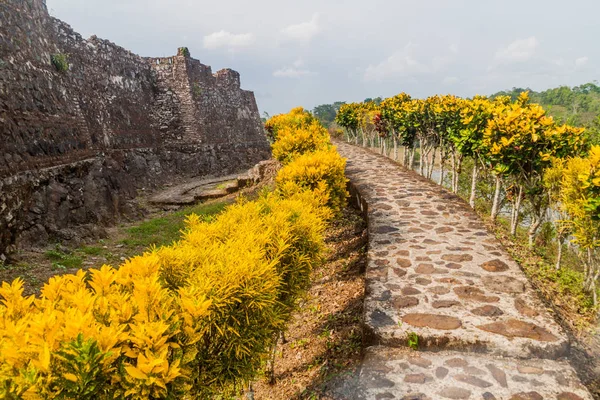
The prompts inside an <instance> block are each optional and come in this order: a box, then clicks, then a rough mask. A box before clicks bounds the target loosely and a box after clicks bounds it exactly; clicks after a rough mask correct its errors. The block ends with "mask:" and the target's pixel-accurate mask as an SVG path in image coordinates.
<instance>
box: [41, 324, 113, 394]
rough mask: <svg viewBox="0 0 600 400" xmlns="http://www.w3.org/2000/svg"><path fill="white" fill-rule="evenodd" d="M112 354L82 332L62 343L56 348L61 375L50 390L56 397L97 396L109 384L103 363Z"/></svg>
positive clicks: (56, 359) (55, 361) (56, 361)
mask: <svg viewBox="0 0 600 400" xmlns="http://www.w3.org/2000/svg"><path fill="white" fill-rule="evenodd" d="M109 356H110V354H107V353H104V352H102V350H101V349H100V348H99V346H98V343H97V342H96V341H95V340H93V339H88V340H85V339H84V337H83V334H81V333H80V334H78V335H77V338H76V339H75V340H73V341H71V342H68V343H64V344H62V346H61V348H60V350H58V351H57V352H56V357H55V359H54V363H55V364H56V366H55V367H54V368H56V371H60V373H59V374H58V376H59V378H58V379H56V380H55V381H53V382H52V386H51V388H52V389H51V391H52V392H54V394H55V398H57V399H82V400H88V399H89V400H94V399H96V398H98V394H99V393H104V392H105V391H106V389H107V386H109V385H110V379H109V378H110V377H109V375H108V374H107V373H106V371H105V369H104V368H103V363H104V362H105V361H106V359H107V358H108V357H109Z"/></svg>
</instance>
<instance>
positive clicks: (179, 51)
mask: <svg viewBox="0 0 600 400" xmlns="http://www.w3.org/2000/svg"><path fill="white" fill-rule="evenodd" d="M177 55H179V56H184V57H189V56H190V49H188V48H187V47H180V48H178V49H177Z"/></svg>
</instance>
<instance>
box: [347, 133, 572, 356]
mask: <svg viewBox="0 0 600 400" xmlns="http://www.w3.org/2000/svg"><path fill="white" fill-rule="evenodd" d="M338 151H339V152H340V153H341V154H342V155H343V156H344V157H347V158H348V166H347V171H346V174H347V176H348V178H349V179H350V181H351V183H352V185H353V186H354V188H355V192H356V194H357V195H359V196H360V197H361V198H362V199H361V201H362V203H363V204H366V205H367V207H368V212H367V214H368V224H369V254H368V265H367V270H366V296H365V307H364V310H365V325H366V328H367V343H368V344H375V345H378V344H381V345H386V346H392V347H402V346H406V344H407V341H408V338H409V337H418V341H419V347H420V348H421V349H425V350H440V349H443V350H451V349H454V350H463V351H477V352H484V353H490V354H495V355H501V356H512V357H516V358H549V359H555V358H559V357H562V356H564V355H566V354H567V353H568V350H569V342H568V339H567V336H566V335H565V333H564V332H563V330H562V328H561V327H560V326H559V325H558V324H557V323H556V322H555V321H554V319H553V317H552V316H551V314H550V313H549V312H548V311H547V310H546V308H545V307H544V305H543V304H542V303H541V302H540V300H539V299H538V297H537V295H536V293H535V291H534V290H533V289H532V287H531V285H530V284H529V282H528V280H527V278H526V277H525V275H524V273H523V271H522V270H521V268H520V267H519V265H518V264H517V263H515V262H514V261H513V260H512V259H511V258H510V256H509V255H508V254H507V253H506V252H505V251H504V249H503V248H502V246H501V245H500V243H499V242H498V241H497V240H496V238H495V237H494V236H493V235H492V234H491V233H489V232H488V231H487V230H486V228H485V226H484V224H483V223H482V221H481V220H480V219H479V217H478V216H477V214H476V213H475V212H474V211H473V210H472V209H471V208H470V207H469V206H468V205H467V204H466V203H465V202H464V201H463V200H462V199H460V198H459V197H457V196H455V195H453V194H451V193H449V192H448V191H446V190H445V189H443V188H441V187H440V186H438V185H436V184H434V183H433V182H431V181H429V180H427V179H425V178H422V177H421V176H419V175H417V174H416V173H415V172H413V171H408V170H406V169H404V168H402V167H400V166H399V165H397V164H395V163H393V162H392V161H391V160H389V159H388V158H386V157H383V156H381V155H377V154H374V153H372V152H370V151H368V150H365V149H361V148H358V147H355V146H350V145H347V144H339V145H338Z"/></svg>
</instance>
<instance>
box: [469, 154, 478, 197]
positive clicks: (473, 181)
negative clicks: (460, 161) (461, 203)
mask: <svg viewBox="0 0 600 400" xmlns="http://www.w3.org/2000/svg"><path fill="white" fill-rule="evenodd" d="M478 174H479V171H478V169H477V160H475V163H474V164H473V175H472V176H471V196H470V197H469V205H470V206H471V208H475V189H476V188H477V175H478Z"/></svg>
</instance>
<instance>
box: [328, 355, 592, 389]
mask: <svg viewBox="0 0 600 400" xmlns="http://www.w3.org/2000/svg"><path fill="white" fill-rule="evenodd" d="M415 354H418V359H420V360H421V361H420V362H419V363H414V362H413V363H411V362H410V360H411V359H415V357H417V356H416V355H415ZM423 360H427V361H426V362H424V361H423ZM407 364H408V365H409V367H408V368H407ZM533 380H535V381H533ZM390 395H391V396H393V397H381V396H390ZM378 396H380V397H378ZM411 396H412V397H411ZM414 396H421V397H414ZM334 398H337V399H353V400H354V399H358V400H362V399H365V400H367V399H369V400H370V399H377V398H390V399H392V398H393V399H404V398H406V399H412V398H415V399H419V398H429V399H473V400H475V399H476V400H479V399H502V400H508V399H548V400H549V399H552V400H554V399H563V400H571V399H577V400H581V399H585V400H591V399H592V396H591V395H590V394H589V392H588V391H587V389H586V388H585V387H584V386H583V385H582V384H581V383H580V381H579V380H578V378H577V375H576V373H575V371H574V370H573V369H572V368H571V366H570V365H569V364H568V363H566V362H564V361H556V360H547V359H546V360H540V359H536V360H518V359H515V358H507V357H496V356H491V355H489V354H475V353H470V354H459V353H457V352H455V351H449V352H448V351H442V352H431V353H427V352H419V353H416V352H414V351H411V350H409V349H398V348H386V347H382V346H373V347H370V348H369V349H368V350H367V352H366V355H365V359H364V361H363V364H362V366H361V368H360V370H359V371H357V372H356V374H355V376H353V377H352V378H351V379H348V380H347V381H346V385H341V386H339V387H337V388H336V389H335V396H334Z"/></svg>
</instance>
